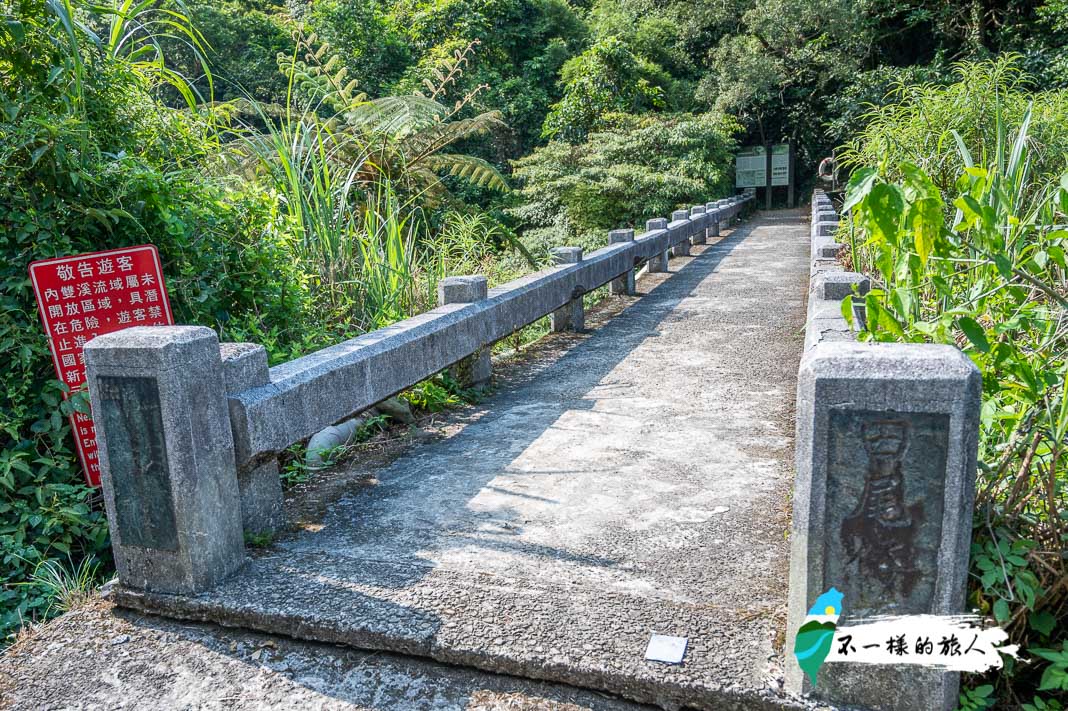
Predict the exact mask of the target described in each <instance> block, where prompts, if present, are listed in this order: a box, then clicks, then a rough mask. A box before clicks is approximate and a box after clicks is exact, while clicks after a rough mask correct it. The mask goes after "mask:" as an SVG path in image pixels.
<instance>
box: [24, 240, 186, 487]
mask: <svg viewBox="0 0 1068 711" xmlns="http://www.w3.org/2000/svg"><path fill="white" fill-rule="evenodd" d="M30 281H31V282H32V283H33V291H34V294H35V295H36V296H37V308H38V310H39V311H40V313H41V322H42V323H43V324H44V328H45V333H46V334H47V336H48V347H49V350H50V351H51V352H52V365H53V366H54V367H55V369H56V377H57V378H59V379H60V380H61V381H62V382H63V383H65V384H66V385H67V387H68V388H70V392H75V391H76V390H78V389H79V388H81V387H83V386H84V385H85V354H84V353H83V348H84V347H85V344H86V343H88V342H89V341H90V340H91V339H93V338H94V337H96V336H99V335H101V334H103V333H111V332H112V331H120V330H122V329H124V328H128V327H130V326H173V325H174V315H173V314H172V313H171V306H170V301H169V300H168V298H167V288H166V286H165V285H164V283H163V269H162V268H161V266H160V261H159V252H157V251H156V248H155V246H153V245H150V244H146V245H142V246H140V247H128V248H125V249H112V250H108V251H105V252H92V253H89V254H79V255H75V256H73V257H59V258H56V259H44V260H41V261H37V262H33V263H32V264H30ZM69 396H70V395H69V393H68V394H66V395H64V397H65V398H66V397H69ZM70 423H71V430H72V432H73V433H74V441H75V444H76V446H77V450H78V457H79V458H80V459H81V462H82V468H83V469H84V470H85V480H86V482H87V483H88V484H89V485H90V486H100V464H99V461H98V459H97V451H96V450H97V444H96V431H95V429H94V428H93V421H92V418H90V417H89V416H88V415H85V414H83V413H80V412H75V413H74V414H72V415H71V418H70Z"/></svg>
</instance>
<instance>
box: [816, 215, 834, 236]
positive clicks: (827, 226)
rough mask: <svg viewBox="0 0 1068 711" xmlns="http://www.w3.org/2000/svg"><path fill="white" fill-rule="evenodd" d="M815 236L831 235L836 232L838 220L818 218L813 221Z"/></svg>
mask: <svg viewBox="0 0 1068 711" xmlns="http://www.w3.org/2000/svg"><path fill="white" fill-rule="evenodd" d="M815 229H816V236H817V237H833V236H834V235H835V233H836V232H838V221H837V220H828V219H825V218H824V219H820V220H819V221H818V222H816V223H815Z"/></svg>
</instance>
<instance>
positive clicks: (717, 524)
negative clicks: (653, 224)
mask: <svg viewBox="0 0 1068 711" xmlns="http://www.w3.org/2000/svg"><path fill="white" fill-rule="evenodd" d="M808 254H809V241H808V229H807V225H805V224H804V223H803V222H802V221H801V218H800V216H799V213H798V212H796V211H791V212H780V213H771V215H770V216H765V217H763V218H760V219H759V220H758V221H756V222H755V223H751V224H749V225H744V226H742V227H740V228H738V229H735V230H734V231H733V232H731V233H730V234H728V235H726V236H725V237H724V238H723V239H721V240H720V241H719V242H718V243H716V244H714V245H709V246H702V247H697V248H695V249H694V255H695V256H693V257H691V258H685V259H679V260H672V263H671V269H672V271H673V272H677V273H674V274H671V275H669V276H668V278H666V279H665V276H666V275H661V274H656V275H651V278H652V279H653V281H650V280H642V282H640V283H639V291H640V292H645V291H649V290H650V289H652V291H651V293H648V294H647V295H645V296H642V297H640V298H639V299H638V300H635V301H634V302H633V304H632V305H631V306H630V307H629V308H627V309H626V310H624V311H623V312H622V313H621V314H619V315H618V316H616V317H615V318H613V319H612V320H610V321H608V322H607V323H605V324H603V325H601V326H600V327H595V328H594V329H592V332H591V333H589V334H587V335H584V336H575V335H570V334H569V335H568V336H567V338H571V339H573V341H574V342H575V343H576V345H575V346H574V347H573V348H571V349H570V350H567V351H566V352H564V353H563V354H561V355H560V356H559V357H558V358H555V359H551V360H550V362H548V363H547V364H545V365H544V367H543V369H542V370H541V372H539V373H538V374H537V375H536V376H533V377H531V378H529V379H528V380H526V381H525V382H522V383H519V384H513V385H506V386H505V389H504V390H502V391H501V392H500V393H498V394H497V395H495V396H494V397H492V398H491V399H489V400H488V401H487V402H486V403H485V404H484V405H483V406H482V407H481V408H479V409H478V410H477V411H476V412H475V413H474V415H473V416H472V417H471V422H470V424H468V425H467V426H466V427H464V428H463V429H462V430H461V431H460V432H459V433H457V434H455V435H454V436H452V437H451V438H449V439H446V440H444V441H440V442H436V443H432V444H427V445H423V446H417V447H414V448H412V449H411V450H410V451H409V452H408V453H407V454H405V455H403V456H401V457H400V458H398V459H397V460H396V461H394V462H393V463H392V465H390V466H388V467H386V468H384V469H378V470H375V471H369V472H367V475H368V481H369V483H368V485H367V486H366V487H364V488H362V489H360V490H358V491H353V492H352V493H351V494H350V495H349V496H347V497H345V498H343V499H342V500H341V501H339V502H338V503H337V504H336V505H335V506H334V507H333V508H332V510H330V511H329V513H328V514H327V515H326V517H325V519H324V520H323V521H322V525H321V526H314V527H311V530H306V531H304V532H302V533H300V534H297V535H294V536H292V537H289V538H287V539H284V540H282V541H280V542H279V543H278V544H277V545H276V546H274V547H273V549H271V550H270V551H267V552H265V553H263V554H261V555H259V556H257V557H255V558H254V559H253V560H252V561H250V562H249V563H248V564H246V566H245V567H244V568H243V569H242V570H241V571H240V572H239V573H238V574H237V575H236V576H234V577H233V578H231V579H230V580H229V581H227V582H226V583H224V584H223V585H221V586H219V587H218V588H216V589H215V590H213V591H211V592H209V593H207V594H204V595H201V596H198V597H195V598H181V597H168V596H144V595H140V594H137V593H132V592H128V591H117V593H116V596H115V598H116V599H117V600H120V601H122V602H123V603H125V604H128V605H133V606H141V607H144V608H148V609H156V610H163V611H165V612H167V613H168V614H172V615H177V616H184V617H188V618H192V619H205V620H211V621H216V622H220V623H222V624H227V625H235V626H243V627H248V628H254V629H262V630H270V631H275V632H280V633H283V634H288V635H292V636H295V637H302V638H308V639H316V640H321V641H327V642H343V643H347V644H351V645H355V646H359V647H364V648H371V649H383V650H388V651H394V652H401V653H410V654H417V655H422V656H428V657H432V658H434V659H437V660H439V661H444V662H449V663H454V664H463V665H467V666H474V667H479V668H482V669H486V670H490V671H497V672H504V673H511V674H517V675H523V676H528V677H532V678H543V679H549V680H553V681H560V682H565V683H570V684H575V685H579V686H587V687H591V688H598V689H605V690H609V691H612V692H614V693H618V694H621V695H624V696H627V697H629V698H633V699H637V700H641V701H653V702H657V703H660V704H662V705H665V706H672V705H676V704H690V705H694V706H697V707H702V708H709V709H731V708H781V707H784V706H795V705H796V704H795V703H794V702H792V701H789V700H787V699H785V698H784V697H782V696H780V695H779V694H778V687H779V684H780V682H781V676H782V674H781V665H782V663H783V660H782V649H781V647H782V639H781V638H782V634H783V630H784V625H785V609H786V585H787V559H788V551H787V541H786V530H787V528H788V511H789V490H790V484H791V482H792V479H793V474H792V458H793V441H792V431H793V419H792V418H793V412H792V404H793V401H794V390H795V386H796V380H795V377H796V376H795V374H796V371H797V364H798V361H799V359H800V354H801V341H802V336H801V329H802V327H803V325H804V299H805V294H806V291H807V288H808V278H809V273H808V269H809V264H808ZM654 632H657V633H662V634H670V635H679V636H685V637H688V638H689V641H690V646H689V649H688V651H687V655H686V659H685V662H684V664H683V665H681V666H665V665H660V664H656V663H649V662H645V661H644V660H643V653H644V650H645V646H646V644H647V642H648V639H649V636H650V634H652V633H654Z"/></svg>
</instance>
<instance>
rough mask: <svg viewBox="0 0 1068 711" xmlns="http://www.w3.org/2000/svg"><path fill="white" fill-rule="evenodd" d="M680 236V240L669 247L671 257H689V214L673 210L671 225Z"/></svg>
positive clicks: (686, 211)
mask: <svg viewBox="0 0 1068 711" xmlns="http://www.w3.org/2000/svg"><path fill="white" fill-rule="evenodd" d="M669 226H670V227H673V228H674V229H675V230H676V231H677V232H678V233H679V234H680V235H681V239H679V240H678V241H677V242H674V243H673V244H672V246H671V256H673V257H688V256H690V230H691V229H692V228H691V227H690V212H689V210H675V211H674V212H672V213H671V224H670V225H669Z"/></svg>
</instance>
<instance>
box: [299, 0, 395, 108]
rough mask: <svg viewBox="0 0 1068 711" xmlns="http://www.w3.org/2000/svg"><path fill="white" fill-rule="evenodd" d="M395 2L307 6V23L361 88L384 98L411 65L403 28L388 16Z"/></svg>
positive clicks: (331, 0) (330, 0)
mask: <svg viewBox="0 0 1068 711" xmlns="http://www.w3.org/2000/svg"><path fill="white" fill-rule="evenodd" d="M391 6H392V3H385V2H379V1H378V0H371V1H370V2H352V0H325V1H323V0H320V1H319V2H315V3H312V4H311V5H310V6H309V7H308V12H307V14H306V15H305V17H304V20H305V22H307V23H308V25H309V26H311V27H313V28H314V29H315V31H316V32H317V33H318V35H319V36H320V37H321V38H322V39H323V40H325V41H327V42H329V43H330V45H331V46H332V47H333V48H334V51H335V52H337V54H338V57H339V59H340V61H341V63H342V64H343V65H344V66H346V67H348V68H349V70H350V71H351V72H352V76H353V77H354V78H355V79H356V80H357V81H358V82H359V85H360V88H361V89H362V90H363V91H365V92H367V93H368V94H371V95H375V96H378V95H381V94H382V93H384V92H385V91H386V90H387V88H388V87H389V86H390V85H391V84H392V83H393V82H395V81H396V80H397V79H399V78H400V76H401V74H402V73H403V72H404V70H405V68H407V66H408V65H409V64H410V63H411V62H412V49H411V47H410V46H409V45H408V43H407V42H406V38H405V37H404V35H403V30H402V28H401V27H400V26H399V25H398V24H397V23H396V21H395V20H394V19H393V17H392V16H390V14H389V9H390V7H391Z"/></svg>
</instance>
